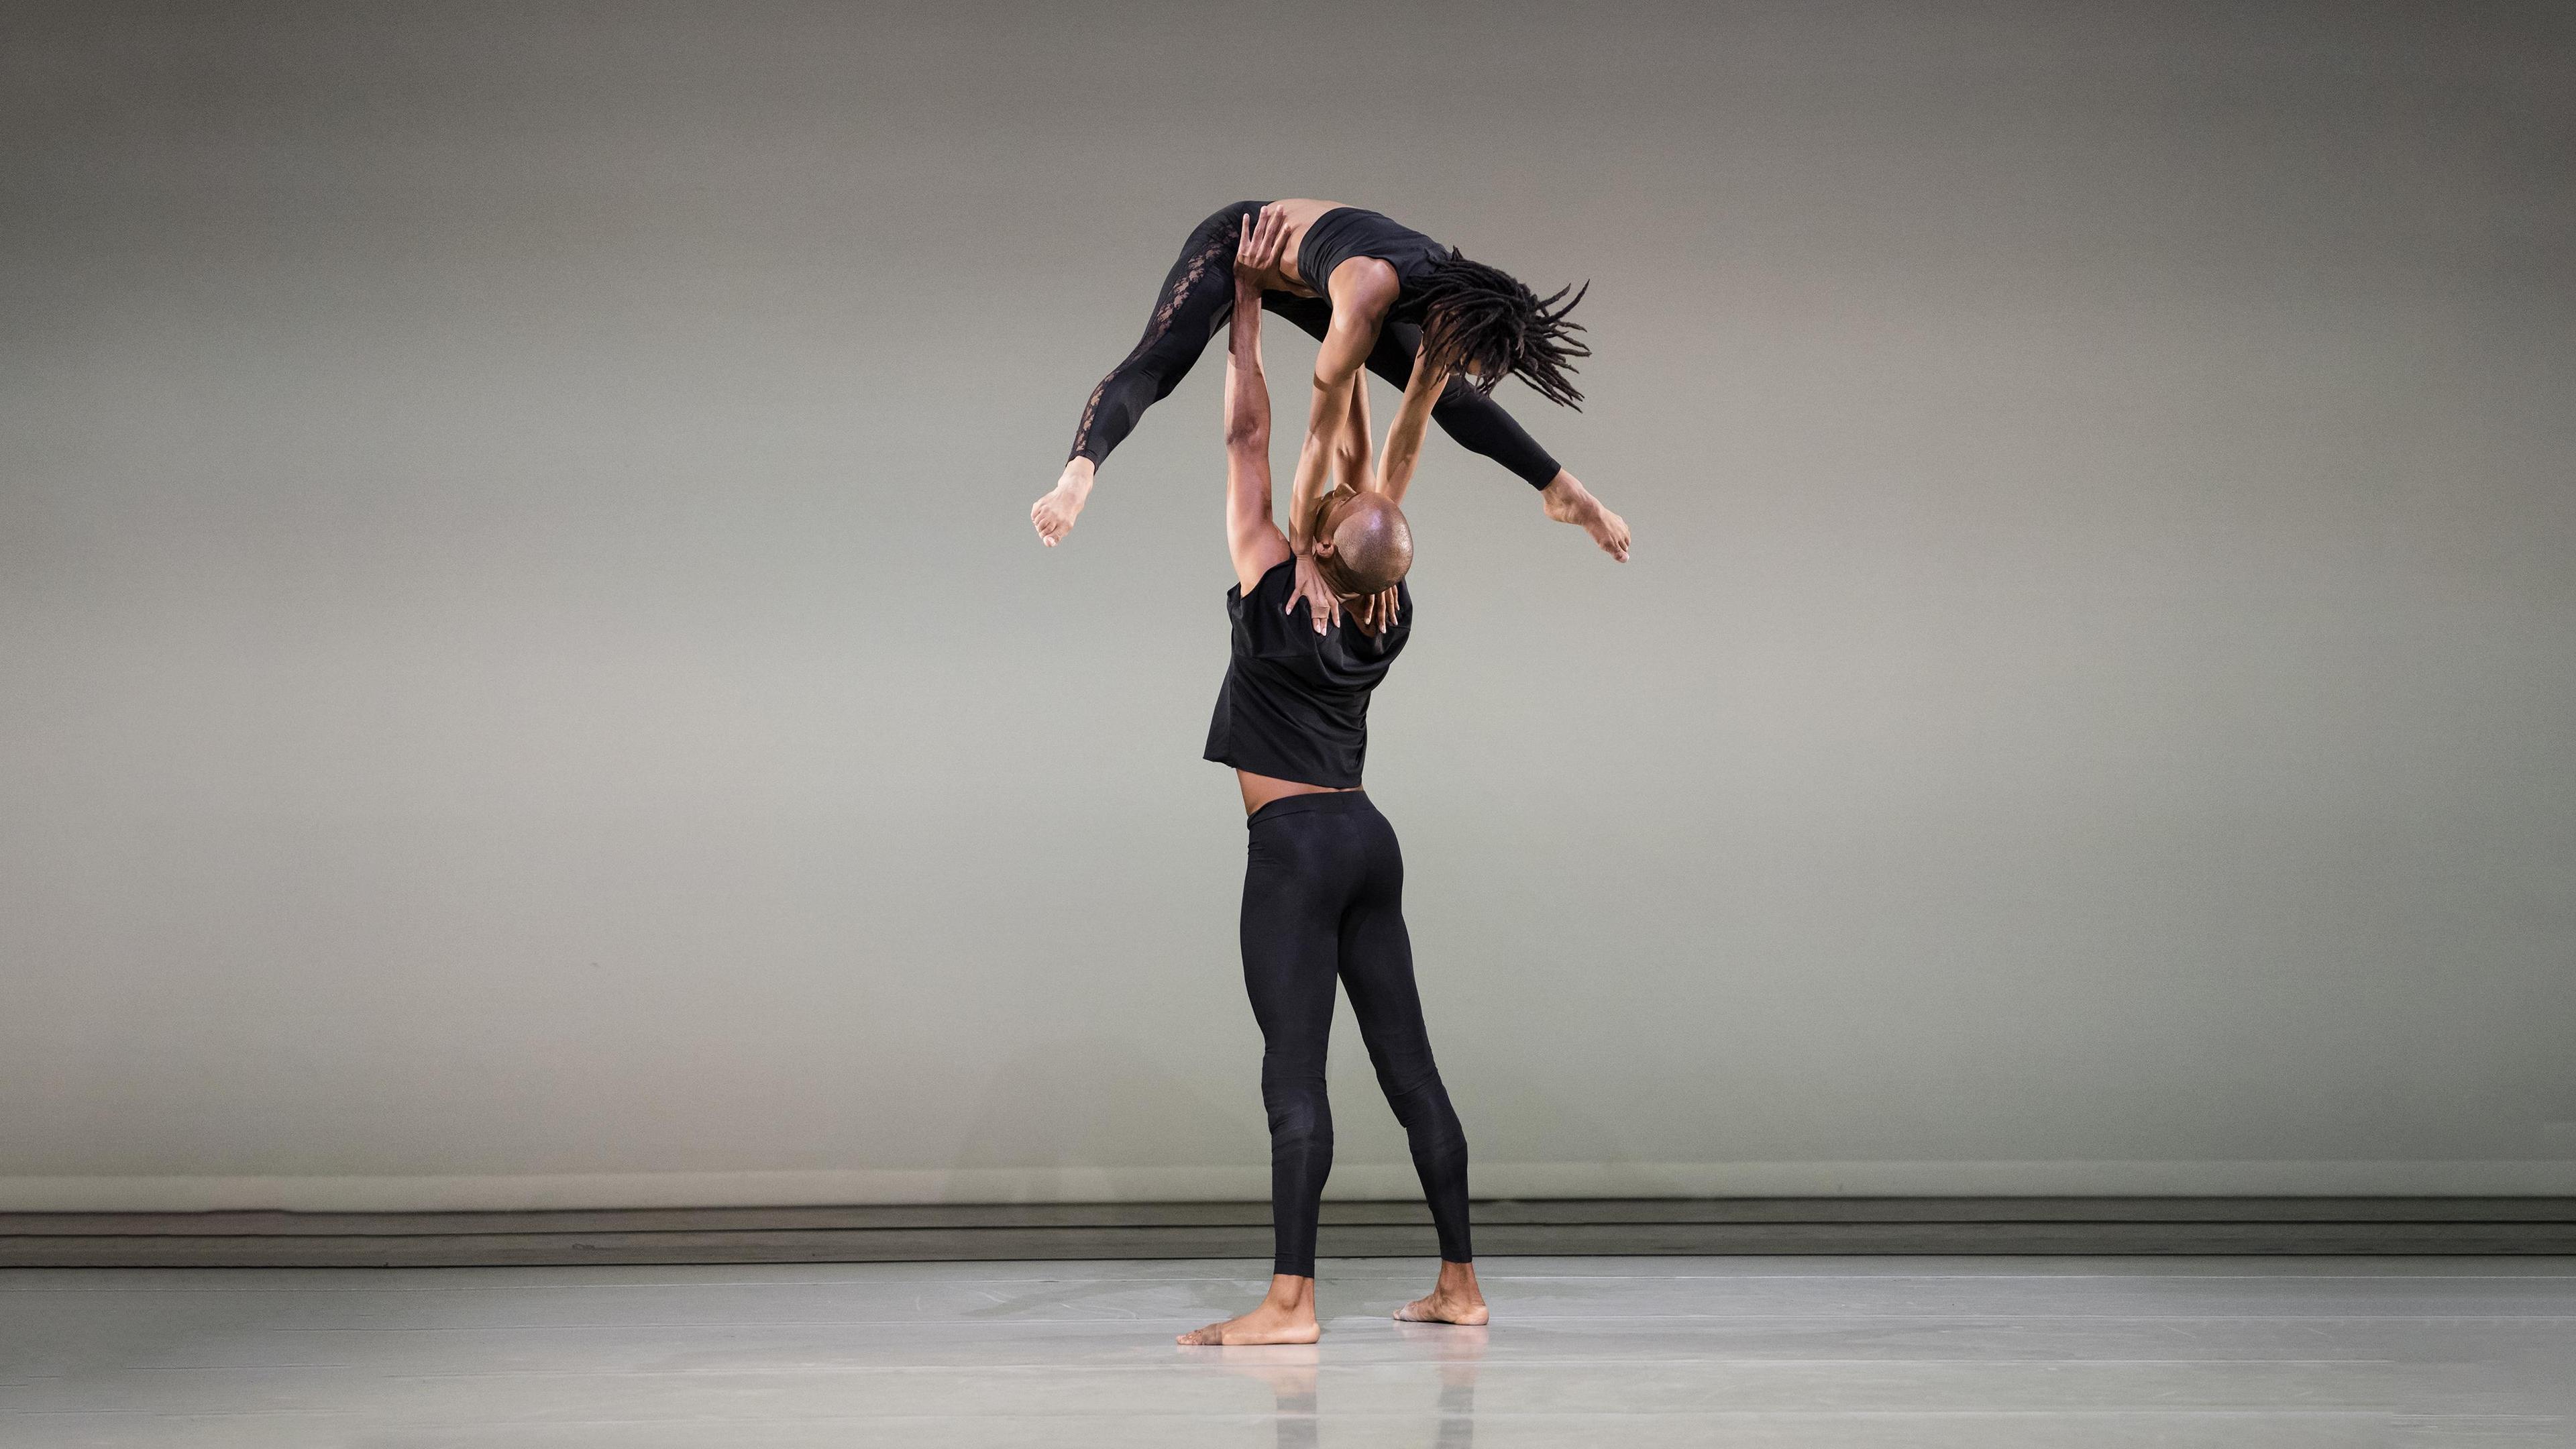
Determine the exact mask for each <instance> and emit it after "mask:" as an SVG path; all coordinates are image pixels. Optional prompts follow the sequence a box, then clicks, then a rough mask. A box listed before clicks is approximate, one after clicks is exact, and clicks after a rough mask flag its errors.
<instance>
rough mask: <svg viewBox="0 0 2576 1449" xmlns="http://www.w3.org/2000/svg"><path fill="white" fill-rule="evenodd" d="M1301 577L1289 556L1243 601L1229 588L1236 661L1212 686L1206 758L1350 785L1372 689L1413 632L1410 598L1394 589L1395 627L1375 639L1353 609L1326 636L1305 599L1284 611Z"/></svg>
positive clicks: (1364, 739)
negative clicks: (1220, 684)
mask: <svg viewBox="0 0 2576 1449" xmlns="http://www.w3.org/2000/svg"><path fill="white" fill-rule="evenodd" d="M1296 579H1297V561H1296V560H1295V559H1290V560H1288V561H1287V562H1285V563H1281V564H1279V565H1277V566H1276V567H1274V568H1272V569H1271V570H1270V572H1268V573H1266V574H1263V575H1262V576H1261V582H1259V583H1257V584H1255V585H1253V587H1252V593H1251V595H1250V596H1249V597H1246V596H1245V594H1244V592H1243V589H1242V588H1241V586H1239V585H1238V586H1237V587H1235V588H1231V589H1228V590H1226V591H1225V611H1226V614H1227V615H1228V616H1229V617H1231V618H1232V619H1233V621H1234V662H1233V663H1231V664H1229V665H1227V666H1226V671H1225V685H1224V687H1223V688H1221V689H1219V690H1218V691H1217V695H1216V718H1215V719H1213V720H1211V721H1210V722H1209V724H1208V742H1207V758H1209V759H1211V760H1214V761H1216V762H1217V763H1218V764H1220V765H1232V766H1234V767H1235V768H1236V769H1238V770H1250V771H1251V772H1252V773H1254V774H1256V775H1268V776H1270V777H1271V778H1273V779H1278V780H1296V781H1298V782H1300V783H1302V784H1307V785H1331V786H1336V787H1340V788H1345V789H1347V788H1349V787H1350V786H1353V785H1357V784H1358V783H1359V782H1360V766H1361V765H1362V764H1363V763H1364V762H1365V761H1366V759H1367V757H1368V706H1369V693H1370V691H1372V690H1374V689H1376V688H1377V684H1378V681H1379V680H1381V679H1384V678H1386V671H1387V669H1388V667H1389V666H1391V665H1393V664H1394V663H1395V656H1396V655H1398V654H1401V653H1403V652H1404V641H1405V640H1406V639H1407V638H1408V637H1410V636H1411V634H1412V633H1413V594H1412V592H1411V591H1410V590H1408V589H1406V588H1405V587H1404V585H1402V584H1398V585H1396V611H1395V617H1396V623H1395V624H1394V626H1393V627H1391V628H1388V629H1385V630H1383V631H1381V632H1380V633H1378V634H1377V635H1376V636H1374V637H1372V636H1370V635H1368V634H1364V633H1362V632H1360V626H1359V624H1358V622H1357V621H1355V620H1354V619H1352V618H1351V615H1350V611H1349V610H1347V609H1345V610H1343V611H1342V622H1340V623H1339V624H1335V625H1332V626H1331V627H1330V628H1328V629H1327V630H1326V631H1325V632H1323V633H1321V634H1318V633H1316V632H1315V624H1314V620H1313V619H1312V617H1311V616H1310V615H1309V614H1308V613H1307V608H1308V606H1307V605H1305V604H1303V603H1301V604H1299V605H1298V606H1297V609H1296V612H1294V613H1289V612H1286V611H1285V606H1286V605H1287V602H1288V594H1289V591H1290V589H1291V588H1292V587H1293V586H1294V585H1295V583H1296Z"/></svg>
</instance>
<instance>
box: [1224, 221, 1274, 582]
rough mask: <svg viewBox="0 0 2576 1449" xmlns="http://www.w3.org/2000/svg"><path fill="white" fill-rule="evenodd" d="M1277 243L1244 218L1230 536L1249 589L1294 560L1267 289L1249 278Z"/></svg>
mask: <svg viewBox="0 0 2576 1449" xmlns="http://www.w3.org/2000/svg"><path fill="white" fill-rule="evenodd" d="M1265 220H1266V218H1265ZM1273 242H1275V238H1273V237H1271V236H1269V235H1268V234H1267V233H1265V232H1263V231H1262V230H1261V229H1259V228H1257V227H1256V226H1255V225H1254V223H1253V221H1252V219H1251V218H1250V217H1246V218H1245V219H1244V223H1243V233H1242V237H1241V239H1240V241H1239V242H1238V244H1237V251H1236V259H1237V265H1236V267H1235V274H1234V275H1235V281H1234V320H1233V322H1232V324H1231V330H1230V331H1229V332H1228V334H1227V337H1226V347H1225V541H1226V548H1227V550H1228V551H1229V552H1230V553H1231V554H1232V555H1233V557H1234V577H1235V581H1236V582H1237V583H1239V584H1241V585H1242V586H1243V591H1244V592H1245V593H1247V594H1249V593H1251V592H1252V590H1253V587H1254V586H1255V585H1257V584H1259V583H1260V582H1261V576H1262V575H1263V574H1266V573H1268V572H1270V571H1271V570H1272V569H1274V568H1277V567H1278V566H1279V565H1280V564H1281V563H1282V562H1283V561H1285V560H1286V559H1287V557H1288V539H1287V537H1286V536H1285V535H1283V534H1281V533H1280V531H1279V525H1278V524H1277V523H1275V522H1273V521H1272V520H1271V516H1270V383H1269V381H1268V380H1267V379H1265V378H1264V377H1263V376H1262V373H1261V289H1260V288H1259V287H1258V286H1257V285H1255V284H1253V283H1252V282H1251V281H1249V280H1248V278H1249V276H1250V275H1251V273H1252V271H1253V268H1252V266H1251V265H1249V263H1250V261H1251V259H1252V258H1253V257H1254V256H1255V255H1256V254H1257V252H1258V249H1259V248H1260V247H1261V246H1263V245H1265V244H1270V243H1273Z"/></svg>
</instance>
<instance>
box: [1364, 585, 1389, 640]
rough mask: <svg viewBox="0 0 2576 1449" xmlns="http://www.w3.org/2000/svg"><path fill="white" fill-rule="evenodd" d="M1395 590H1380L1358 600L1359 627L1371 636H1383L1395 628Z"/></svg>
mask: <svg viewBox="0 0 2576 1449" xmlns="http://www.w3.org/2000/svg"><path fill="white" fill-rule="evenodd" d="M1395 607H1396V606H1395V590H1394V588H1393V587H1388V588H1385V589H1381V590H1379V591H1378V592H1376V593H1374V594H1371V595H1369V596H1368V597H1367V598H1365V599H1362V600H1360V608H1359V615H1360V626H1361V627H1362V628H1365V629H1367V630H1368V631H1369V632H1370V633H1372V634H1383V633H1385V632H1386V631H1387V630H1389V629H1392V628H1394V627H1395Z"/></svg>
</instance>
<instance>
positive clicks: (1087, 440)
mask: <svg viewBox="0 0 2576 1449" xmlns="http://www.w3.org/2000/svg"><path fill="white" fill-rule="evenodd" d="M1260 209H1261V203H1260V202H1258V201H1238V202H1236V203H1235V204H1234V205H1232V206H1229V207H1227V208H1226V209H1224V210H1223V211H1220V212H1218V213H1217V214H1215V215H1214V216H1211V217H1209V218H1208V219H1207V220H1205V221H1203V222H1200V223H1199V225H1198V229H1197V230H1195V231H1193V232H1191V233H1190V240H1189V244H1188V245H1187V246H1185V247H1183V248H1182V249H1181V259H1180V260H1179V261H1177V262H1174V263H1173V264H1172V272H1171V275H1170V276H1168V277H1165V278H1164V279H1163V290H1162V293H1161V295H1160V297H1159V298H1158V299H1157V300H1156V302H1155V304H1154V315H1153V316H1152V317H1151V318H1150V319H1148V320H1147V322H1146V323H1145V336H1144V339H1143V340H1142V341H1140V342H1138V343H1137V344H1136V350H1135V351H1133V352H1130V353H1128V354H1127V358H1126V360H1125V361H1123V362H1121V363H1119V364H1118V365H1117V366H1116V367H1114V368H1111V369H1110V371H1109V375H1108V376H1107V377H1104V378H1102V379H1101V380H1100V386H1098V387H1096V388H1093V389H1092V390H1091V400H1090V401H1089V402H1088V403H1085V404H1084V405H1083V409H1082V425H1081V426H1080V427H1078V428H1076V429H1074V434H1073V453H1072V456H1073V457H1076V458H1089V459H1090V460H1091V461H1092V462H1093V463H1094V464H1097V463H1099V462H1100V461H1101V460H1102V459H1105V458H1107V457H1108V456H1109V454H1110V451H1111V450H1112V449H1114V448H1116V447H1117V446H1118V445H1119V443H1121V442H1122V441H1124V440H1125V439H1126V437H1127V434H1128V433H1129V432H1130V431H1131V430H1133V429H1134V428H1135V426H1136V420H1137V419H1138V418H1140V417H1143V416H1144V415H1145V409H1147V408H1149V407H1152V406H1153V405H1154V404H1156V403H1158V402H1161V401H1162V400H1163V399H1164V398H1166V397H1169V396H1171V393H1172V389H1173V388H1176V387H1178V386H1180V385H1181V379H1182V378H1185V377H1187V376H1189V375H1190V368H1191V367H1192V366H1193V365H1195V364H1196V363H1197V362H1198V360H1199V354H1200V353H1202V352H1204V351H1206V350H1207V345H1208V339H1210V338H1212V337H1214V336H1216V335H1217V333H1218V332H1220V331H1222V330H1223V329H1224V327H1225V324H1226V319H1227V318H1229V317H1231V316H1232V315H1233V313H1234V249H1235V243H1236V240H1237V237H1238V235H1239V232H1240V229H1241V225H1242V217H1243V215H1244V214H1245V213H1246V212H1257V211H1259V210H1260ZM1261 306H1262V310H1263V311H1266V312H1270V313H1273V314H1275V315H1277V316H1279V317H1282V318H1285V319H1287V320H1288V321H1290V322H1293V323H1295V324H1296V325H1297V326H1299V327H1302V328H1304V329H1305V330H1306V331H1308V332H1309V333H1312V334H1313V335H1314V336H1315V337H1316V339H1317V340H1319V341H1320V340H1321V339H1322V338H1323V335H1324V329H1325V328H1326V327H1327V326H1329V325H1330V324H1331V322H1332V320H1333V304H1332V303H1330V302H1328V301H1326V300H1324V299H1323V298H1321V297H1299V296H1295V295H1292V294H1290V293H1287V292H1264V293H1262V294H1261ZM1421 345H1422V329H1421V328H1420V327H1418V326H1416V325H1415V324H1413V323H1410V322H1389V323H1387V324H1386V325H1385V326H1383V327H1381V328H1379V329H1378V335H1377V346H1376V347H1375V348H1374V349H1373V350H1372V351H1370V353H1369V357H1368V369H1369V371H1371V372H1374V373H1376V374H1377V375H1378V376H1380V377H1382V378H1385V379H1386V380H1387V381H1388V382H1391V383H1393V384H1395V385H1396V386H1397V387H1399V388H1401V387H1403V386H1404V385H1405V383H1407V382H1408V381H1410V380H1411V379H1412V377H1413V355H1414V353H1415V351H1416V350H1418V349H1419V348H1420V347H1421ZM1431 420H1432V421H1433V422H1436V423H1438V424H1439V425H1440V427H1441V430H1442V431H1443V432H1446V433H1447V434H1448V435H1449V436H1451V437H1453V438H1455V439H1457V440H1458V442H1459V444H1460V445H1461V446H1463V447H1465V448H1466V449H1467V450H1468V451H1469V452H1473V453H1482V454H1484V455H1485V456H1486V457H1488V458H1491V459H1493V460H1494V461H1495V462H1497V463H1500V464H1502V465H1503V466H1504V467H1506V468H1509V469H1510V470H1511V471H1513V472H1514V473H1517V474H1519V475H1520V476H1521V478H1522V479H1524V480H1525V481H1527V482H1528V484H1529V485H1530V486H1531V487H1532V488H1544V487H1546V486H1547V484H1548V480H1549V479H1552V478H1554V477H1555V476H1556V474H1557V462H1556V460H1555V459H1554V458H1552V457H1549V456H1548V452H1547V450H1546V449H1545V448H1542V447H1540V446H1539V445H1538V440H1537V439H1536V438H1533V437H1531V436H1530V435H1529V433H1528V431H1527V430H1525V429H1523V428H1522V427H1521V425H1520V424H1519V423H1517V422H1515V421H1513V420H1512V415H1511V414H1510V413H1507V412H1504V411H1503V409H1502V407H1501V405H1499V404H1497V403H1496V402H1495V401H1494V400H1493V399H1492V398H1490V397H1487V396H1486V395H1485V394H1484V393H1483V392H1481V391H1479V390H1478V389H1476V388H1474V387H1472V386H1470V385H1469V384H1468V383H1467V382H1466V381H1465V380H1464V379H1461V378H1454V377H1453V378H1451V379H1450V380H1449V386H1448V387H1447V389H1445V390H1444V391H1443V392H1442V393H1441V394H1440V401H1439V402H1438V403H1436V404H1434V405H1433V406H1432V409H1431Z"/></svg>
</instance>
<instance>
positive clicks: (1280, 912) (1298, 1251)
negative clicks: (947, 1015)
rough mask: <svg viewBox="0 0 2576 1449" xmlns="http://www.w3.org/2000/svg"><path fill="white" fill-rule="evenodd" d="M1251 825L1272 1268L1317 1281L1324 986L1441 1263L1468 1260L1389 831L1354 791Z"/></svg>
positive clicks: (1463, 1160)
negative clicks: (1353, 1024)
mask: <svg viewBox="0 0 2576 1449" xmlns="http://www.w3.org/2000/svg"><path fill="white" fill-rule="evenodd" d="M1249 823H1250V826H1251V836H1252V848H1251V857H1250V860H1249V862H1248V863H1247V865H1246V866H1245V868H1244V872H1243V985H1244V989H1245V990H1246V991H1248V992H1250V993H1251V996H1252V1014H1253V1016H1254V1017H1256V1018H1258V1019H1259V1021H1260V1022H1261V1039H1262V1044H1263V1045H1262V1052H1261V1100H1262V1102H1263V1103H1264V1104H1265V1105H1266V1106H1267V1107H1268V1108H1269V1109H1270V1224H1271V1231H1272V1234H1273V1236H1274V1238H1275V1240H1276V1244H1277V1247H1276V1251H1275V1258H1274V1261H1273V1263H1272V1265H1271V1271H1273V1272H1276V1273H1288V1274H1292V1275H1294V1276H1296V1277H1300V1278H1312V1277H1314V1276H1315V1219H1316V1215H1317V1214H1318V1213H1319V1212H1320V1211H1321V1209H1322V1204H1323V1200H1324V1178H1325V1176H1326V1175H1327V1174H1329V1173H1330V1172H1331V1171H1332V1170H1333V1109H1332V1105H1331V1104H1330V1103H1329V1102H1327V1101H1326V1100H1325V1099H1324V1046H1325V1042H1326V1040H1327V1039H1328V1038H1329V1037H1330V1036H1331V1034H1332V1030H1333V982H1334V979H1335V978H1336V977H1339V978H1340V980H1341V983H1342V986H1343V987H1344V989H1346V990H1348V991H1349V992H1350V994H1351V1012H1352V1014H1353V1015H1355V1016H1357V1017H1358V1018H1359V1022H1360V1039H1361V1040H1363V1041H1365V1042H1367V1043H1368V1053H1369V1060H1370V1061H1371V1062H1373V1063H1375V1064H1376V1066H1377V1081H1378V1085H1379V1086H1380V1087H1382V1088H1384V1089H1385V1091H1386V1100H1387V1103H1388V1104H1389V1105H1390V1106H1392V1107H1394V1108H1395V1117H1396V1120H1397V1121H1399V1122H1402V1123H1403V1124H1404V1135H1405V1137H1406V1139H1407V1140H1408V1141H1409V1142H1410V1143H1411V1144H1412V1147H1413V1170H1414V1171H1415V1172H1416V1173H1418V1174H1420V1175H1421V1178H1422V1194H1423V1196H1424V1197H1426V1198H1428V1199H1430V1202H1431V1220H1432V1222H1433V1224H1434V1225H1435V1226H1437V1227H1438V1229H1439V1232H1440V1256H1441V1258H1442V1259H1443V1260H1444V1261H1447V1262H1451V1263H1466V1262H1472V1261H1473V1260H1474V1256H1475V1255H1474V1254H1473V1253H1471V1252H1470V1251H1468V1244H1467V1134H1466V1133H1465V1131H1464V1130H1462V1129H1461V1128H1460V1127H1459V1126H1458V1114H1457V1113H1456V1112H1455V1111H1453V1110H1451V1108H1450V1106H1449V1089H1448V1088H1446V1087H1443V1086H1442V1085H1441V1084H1440V1068H1439V1067H1438V1066H1437V1065H1436V1064H1434V1063H1433V1062H1432V1060H1431V1038H1430V1036H1429V1035H1428V1034H1426V1033H1425V1032H1424V1031H1423V1029H1422V998H1421V997H1420V996H1418V995H1416V994H1415V992H1414V989H1413V946H1412V943H1411V941H1410V940H1408V939H1407V937H1406V936H1405V933H1404V855H1403V853H1402V852H1401V851H1400V850H1398V849H1397V848H1396V843H1395V829H1394V827H1393V826H1390V825H1388V824H1387V823H1386V817H1385V816H1383V815H1380V814H1379V813H1377V807H1376V806H1374V805H1371V804H1370V803H1369V799H1368V796H1366V795H1363V794H1361V793H1360V792H1358V791H1356V790H1353V791H1349V792H1346V793H1340V794H1331V795H1291V796H1289V797H1288V798H1286V799H1284V800H1274V801H1272V802H1270V803H1269V804H1267V805H1264V806H1262V807H1261V808H1260V809H1259V810H1257V811H1255V812H1254V813H1253V816H1252V819H1251V821H1250V822H1249Z"/></svg>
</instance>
